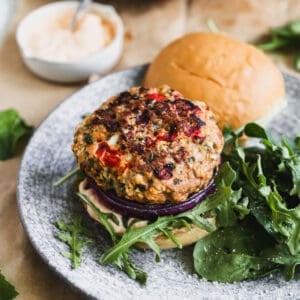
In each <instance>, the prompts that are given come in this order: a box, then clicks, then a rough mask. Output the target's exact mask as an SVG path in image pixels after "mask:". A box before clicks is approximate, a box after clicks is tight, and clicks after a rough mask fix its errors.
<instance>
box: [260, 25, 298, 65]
mask: <svg viewBox="0 0 300 300" xmlns="http://www.w3.org/2000/svg"><path fill="white" fill-rule="evenodd" d="M299 45H300V20H295V21H293V22H291V23H289V24H287V25H285V26H283V27H279V28H274V29H272V31H271V34H270V35H269V36H268V38H267V39H266V40H265V41H264V42H262V43H260V44H257V45H256V46H257V47H258V48H260V49H261V50H264V51H275V50H276V51H278V50H279V51H281V52H285V51H287V53H290V50H293V51H295V52H296V53H297V52H298V53H299ZM295 67H296V70H299V68H300V60H299V54H298V55H296V58H295Z"/></svg>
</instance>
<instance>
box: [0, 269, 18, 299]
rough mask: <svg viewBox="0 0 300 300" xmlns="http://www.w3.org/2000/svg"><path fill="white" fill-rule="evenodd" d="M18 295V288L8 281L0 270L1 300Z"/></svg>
mask: <svg viewBox="0 0 300 300" xmlns="http://www.w3.org/2000/svg"><path fill="white" fill-rule="evenodd" d="M18 295H19V293H18V292H17V291H16V288H15V287H14V286H13V285H12V284H11V283H10V282H8V281H7V279H6V278H5V277H4V275H3V274H2V273H1V271H0V300H12V299H15V298H16V297H17V296H18Z"/></svg>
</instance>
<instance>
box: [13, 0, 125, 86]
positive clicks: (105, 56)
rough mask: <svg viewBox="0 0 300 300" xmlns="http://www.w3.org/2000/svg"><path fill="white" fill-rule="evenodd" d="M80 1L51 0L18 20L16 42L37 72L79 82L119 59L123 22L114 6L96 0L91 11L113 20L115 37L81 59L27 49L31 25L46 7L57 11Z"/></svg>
mask: <svg viewBox="0 0 300 300" xmlns="http://www.w3.org/2000/svg"><path fill="white" fill-rule="evenodd" d="M77 5H78V1H61V2H54V3H50V4H48V5H45V6H42V7H40V8H38V9H36V10H34V11H33V12H31V13H30V14H29V15H27V16H26V17H25V18H24V19H23V20H22V21H21V23H20V24H19V26H18V29H17V33H16V39H17V43H18V46H19V48H20V52H21V55H22V58H23V60H24V63H25V64H26V66H27V67H28V68H29V69H30V70H31V71H32V72H33V73H34V74H36V75H38V76H40V77H42V78H44V79H48V80H51V81H56V82H64V83H71V82H79V81H84V80H86V79H88V77H89V76H90V75H91V74H93V73H97V74H100V75H102V74H105V73H107V72H109V71H110V70H111V69H112V68H113V67H114V66H115V65H116V64H117V62H118V61H119V59H120V57H121V54H122V50H123V40H124V25H123V22H122V20H121V18H120V16H119V15H118V14H117V12H116V11H115V9H114V8H113V7H112V6H110V5H103V4H99V3H93V4H92V5H91V7H90V9H91V11H93V12H97V13H99V15H101V16H103V17H104V18H106V19H107V20H108V21H110V22H111V23H112V25H113V26H114V31H115V34H114V36H113V39H112V41H111V42H110V43H109V44H108V45H107V46H106V47H104V48H102V49H101V50H100V51H99V52H97V53H95V54H93V55H90V56H88V57H86V58H82V59H80V60H74V61H66V62H61V61H53V60H46V59H43V58H39V57H35V56H33V55H32V54H31V53H30V49H26V42H25V40H26V34H28V31H30V28H32V25H33V23H34V20H35V18H37V17H39V16H41V15H42V14H44V13H46V12H47V11H49V12H50V11H52V12H54V13H55V11H59V10H60V9H65V8H70V9H74V8H76V7H77Z"/></svg>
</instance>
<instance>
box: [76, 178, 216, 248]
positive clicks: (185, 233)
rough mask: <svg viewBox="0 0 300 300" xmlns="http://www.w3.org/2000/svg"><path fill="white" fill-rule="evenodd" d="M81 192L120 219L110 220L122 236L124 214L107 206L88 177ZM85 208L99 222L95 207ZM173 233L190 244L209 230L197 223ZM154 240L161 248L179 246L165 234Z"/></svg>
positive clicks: (136, 225)
mask: <svg viewBox="0 0 300 300" xmlns="http://www.w3.org/2000/svg"><path fill="white" fill-rule="evenodd" d="M78 189H79V192H80V193H81V194H83V195H85V196H87V197H88V198H89V200H90V201H91V202H92V203H93V204H94V205H95V206H96V207H97V208H98V209H99V210H100V211H101V212H106V213H113V214H114V215H115V216H116V217H117V219H118V221H119V225H116V224H115V223H113V222H112V221H109V222H110V223H111V225H112V227H113V229H114V231H115V232H116V234H118V235H119V236H122V235H123V234H124V232H125V231H126V228H125V227H124V225H123V220H122V216H121V215H120V214H119V213H117V212H115V211H112V210H111V209H110V208H108V207H106V206H105V205H104V204H103V202H101V199H99V196H98V194H97V193H96V192H95V190H94V189H93V188H91V187H89V186H88V183H87V179H84V180H83V181H81V182H80V183H79V187H78ZM84 207H85V209H86V210H87V213H88V214H89V216H90V217H91V218H92V219H94V220H95V221H97V222H99V220H98V218H97V216H96V214H95V212H94V211H93V209H92V208H91V207H90V206H87V205H86V204H84ZM131 220H132V219H129V220H128V222H129V223H130V221H131ZM208 220H209V221H210V222H214V219H213V218H210V219H208ZM147 224H148V222H147V221H146V220H145V221H143V220H142V221H140V222H137V223H135V224H134V225H133V227H136V228H139V227H143V226H145V225H147ZM172 233H173V235H174V236H175V238H176V239H177V240H178V241H179V243H180V244H181V245H182V246H188V245H191V244H194V243H195V242H197V241H198V240H199V239H200V238H201V237H203V236H205V235H207V234H208V232H207V231H205V230H203V229H201V228H199V227H197V226H195V225H193V224H192V225H191V226H190V228H187V227H182V228H175V229H173V230H172ZM154 241H155V242H156V244H157V245H158V246H159V247H160V249H171V248H176V247H177V246H176V245H175V244H174V243H173V241H171V240H170V239H169V238H167V237H166V236H165V235H163V234H158V235H156V236H155V238H154ZM136 246H138V247H142V248H148V246H147V245H146V244H142V243H139V244H137V245H136Z"/></svg>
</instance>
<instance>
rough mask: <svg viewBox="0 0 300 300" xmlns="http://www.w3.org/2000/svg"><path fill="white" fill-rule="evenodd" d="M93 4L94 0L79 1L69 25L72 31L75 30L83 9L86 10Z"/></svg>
mask: <svg viewBox="0 0 300 300" xmlns="http://www.w3.org/2000/svg"><path fill="white" fill-rule="evenodd" d="M91 4H92V0H80V1H79V3H78V6H77V8H76V11H75V13H74V15H73V17H72V19H71V22H70V25H69V28H70V31H72V32H73V31H74V28H75V24H76V22H77V19H78V16H79V15H80V13H81V12H82V11H84V10H85V9H86V8H87V7H88V6H90V5H91Z"/></svg>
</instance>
